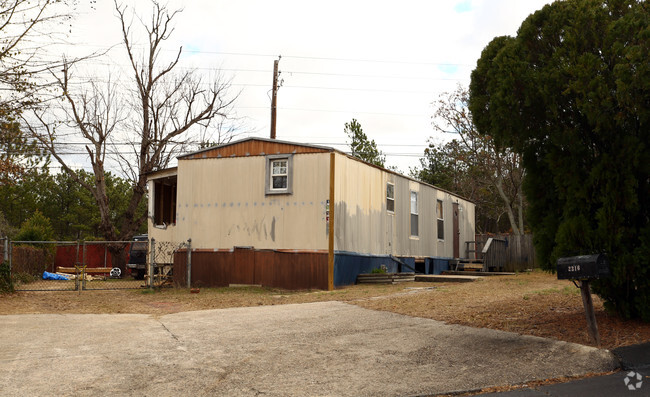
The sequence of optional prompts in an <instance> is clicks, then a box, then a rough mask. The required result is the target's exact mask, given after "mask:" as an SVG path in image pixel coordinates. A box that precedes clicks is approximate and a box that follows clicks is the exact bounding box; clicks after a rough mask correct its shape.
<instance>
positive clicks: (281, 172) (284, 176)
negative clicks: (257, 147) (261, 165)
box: [264, 154, 293, 195]
mask: <svg viewBox="0 0 650 397" xmlns="http://www.w3.org/2000/svg"><path fill="white" fill-rule="evenodd" d="M292 167H293V155H291V154H284V155H272V156H266V177H265V179H266V183H265V187H264V191H265V193H266V194H267V195H269V194H291V193H292V192H293V186H292V180H291V179H292V176H293V170H292Z"/></svg>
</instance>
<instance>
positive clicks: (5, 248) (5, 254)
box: [3, 237, 9, 262]
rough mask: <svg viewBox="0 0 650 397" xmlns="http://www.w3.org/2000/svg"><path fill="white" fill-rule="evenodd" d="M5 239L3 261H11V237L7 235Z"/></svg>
mask: <svg viewBox="0 0 650 397" xmlns="http://www.w3.org/2000/svg"><path fill="white" fill-rule="evenodd" d="M4 240H5V241H4V244H5V247H4V258H3V262H7V261H9V237H5V238H4Z"/></svg>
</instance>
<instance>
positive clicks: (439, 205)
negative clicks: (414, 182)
mask: <svg viewBox="0 0 650 397" xmlns="http://www.w3.org/2000/svg"><path fill="white" fill-rule="evenodd" d="M441 231H442V237H440V232H441ZM436 235H437V237H438V240H439V241H445V212H444V204H443V201H442V200H436Z"/></svg>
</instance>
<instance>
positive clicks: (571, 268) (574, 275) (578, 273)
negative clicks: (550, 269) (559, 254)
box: [557, 254, 609, 280]
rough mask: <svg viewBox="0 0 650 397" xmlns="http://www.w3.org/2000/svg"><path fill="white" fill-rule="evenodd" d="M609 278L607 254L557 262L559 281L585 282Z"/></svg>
mask: <svg viewBox="0 0 650 397" xmlns="http://www.w3.org/2000/svg"><path fill="white" fill-rule="evenodd" d="M607 276H609V261H608V260H607V256H606V255H605V254H597V255H580V256H570V257H566V258H560V259H558V260H557V279H558V280H571V279H573V280H584V279H594V278H601V277H607Z"/></svg>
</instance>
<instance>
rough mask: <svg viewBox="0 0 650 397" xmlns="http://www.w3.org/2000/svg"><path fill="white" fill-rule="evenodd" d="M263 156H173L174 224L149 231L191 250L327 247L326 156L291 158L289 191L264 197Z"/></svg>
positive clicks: (327, 188) (264, 164)
mask: <svg viewBox="0 0 650 397" xmlns="http://www.w3.org/2000/svg"><path fill="white" fill-rule="evenodd" d="M266 177H267V176H266V158H265V157H264V156H254V157H235V158H221V159H210V158H208V159H202V160H179V165H178V189H177V192H178V196H177V203H178V206H177V211H176V219H177V221H176V226H170V227H168V228H167V230H166V231H162V230H158V229H156V228H152V227H151V224H150V229H149V230H151V231H153V233H152V235H154V236H156V238H160V239H168V238H171V239H173V240H174V241H176V240H178V241H180V240H186V239H187V238H190V237H191V238H192V246H193V247H194V248H210V249H230V248H232V247H233V246H252V247H255V248H259V249H300V250H325V249H327V234H326V230H327V224H326V219H325V205H326V201H327V198H328V194H329V154H328V153H324V154H298V155H294V156H293V187H294V188H293V194H289V195H268V196H267V195H265V192H264V187H265V179H266Z"/></svg>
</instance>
